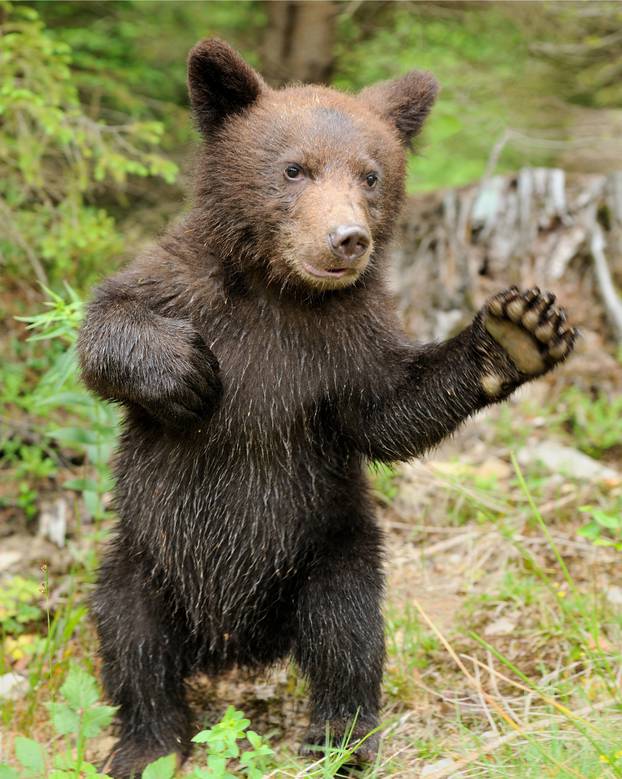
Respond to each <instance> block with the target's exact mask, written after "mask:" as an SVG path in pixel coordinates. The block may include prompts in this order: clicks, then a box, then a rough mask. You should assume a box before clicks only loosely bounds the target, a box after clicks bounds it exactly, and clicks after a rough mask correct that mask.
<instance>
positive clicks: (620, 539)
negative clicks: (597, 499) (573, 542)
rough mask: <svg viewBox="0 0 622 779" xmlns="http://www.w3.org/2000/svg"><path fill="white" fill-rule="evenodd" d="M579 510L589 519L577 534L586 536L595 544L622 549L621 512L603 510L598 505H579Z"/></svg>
mask: <svg viewBox="0 0 622 779" xmlns="http://www.w3.org/2000/svg"><path fill="white" fill-rule="evenodd" d="M580 511H582V512H583V513H585V514H587V515H588V516H589V517H590V521H589V522H588V523H587V524H586V525H584V526H583V527H582V528H581V529H580V530H579V535H580V536H583V538H587V539H589V540H590V541H592V543H593V544H594V545H595V546H611V547H613V548H614V549H617V550H619V551H622V513H621V512H620V511H615V512H612V511H604V510H603V509H602V508H599V507H598V506H581V509H580Z"/></svg>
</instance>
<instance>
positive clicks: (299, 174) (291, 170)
mask: <svg viewBox="0 0 622 779" xmlns="http://www.w3.org/2000/svg"><path fill="white" fill-rule="evenodd" d="M304 175H305V174H304V171H303V169H302V168H301V167H300V165H296V163H295V162H292V163H291V164H290V165H288V166H287V167H286V168H285V178H288V179H289V180H290V181H299V180H300V179H301V178H304Z"/></svg>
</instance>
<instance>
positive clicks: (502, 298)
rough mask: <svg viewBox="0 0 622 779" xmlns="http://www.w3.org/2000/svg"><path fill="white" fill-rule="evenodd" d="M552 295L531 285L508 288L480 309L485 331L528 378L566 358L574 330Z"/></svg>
mask: <svg viewBox="0 0 622 779" xmlns="http://www.w3.org/2000/svg"><path fill="white" fill-rule="evenodd" d="M554 304H555V295H553V293H551V292H541V291H540V289H539V288H538V287H533V288H532V289H529V290H527V291H526V292H521V291H520V290H519V289H518V288H517V287H510V288H509V289H507V290H504V291H503V292H500V293H499V294H498V295H495V296H494V297H493V298H491V299H490V300H489V301H488V302H487V303H486V305H485V306H484V308H483V310H482V316H483V324H484V327H485V328H486V330H487V331H488V333H489V334H490V335H491V336H492V337H493V338H494V339H495V341H496V342H497V343H498V344H499V345H500V346H501V347H503V349H504V350H505V351H506V352H507V354H508V356H509V357H510V359H511V360H512V362H513V363H514V365H515V366H516V368H517V369H518V370H519V371H520V372H521V373H522V374H525V375H526V376H528V377H533V376H539V375H541V374H543V373H546V371H548V370H550V369H551V368H552V367H553V366H554V365H556V364H557V363H559V362H562V361H563V360H565V359H566V357H568V355H569V354H570V352H571V351H572V349H573V347H574V342H575V339H576V337H577V329H576V328H575V327H572V326H571V325H570V324H569V323H568V318H567V316H566V312H565V311H564V309H563V308H558V307H557V306H555V305H554Z"/></svg>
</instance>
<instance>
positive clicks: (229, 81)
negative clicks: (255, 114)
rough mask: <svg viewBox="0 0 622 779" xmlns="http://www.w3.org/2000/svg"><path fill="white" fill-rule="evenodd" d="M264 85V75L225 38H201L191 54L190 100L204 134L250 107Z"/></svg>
mask: <svg viewBox="0 0 622 779" xmlns="http://www.w3.org/2000/svg"><path fill="white" fill-rule="evenodd" d="M265 88H266V85H265V83H264V81H263V79H262V78H261V76H260V75H259V74H258V73H256V72H255V71H254V70H253V69H252V68H251V66H250V65H247V63H246V62H244V60H243V59H242V57H240V55H239V54H238V53H237V51H235V50H234V49H232V48H231V46H229V44H227V43H225V42H224V41H220V40H218V39H216V38H211V39H210V38H208V39H206V40H203V41H200V42H199V43H197V44H196V46H194V48H192V49H191V51H190V54H189V55H188V92H189V93H190V103H191V105H192V110H193V112H194V116H195V119H196V121H197V124H198V126H199V129H200V130H201V132H202V133H204V134H207V133H209V132H210V131H211V130H214V129H216V128H217V127H218V126H219V125H220V124H222V122H223V121H224V120H225V119H226V117H227V116H230V115H231V114H237V113H240V111H243V110H244V109H245V108H248V106H250V105H251V104H252V103H254V102H255V100H257V98H258V97H259V94H260V93H261V91H262V90H263V89H265Z"/></svg>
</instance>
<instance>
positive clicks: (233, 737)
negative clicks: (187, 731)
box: [190, 706, 274, 779]
mask: <svg viewBox="0 0 622 779" xmlns="http://www.w3.org/2000/svg"><path fill="white" fill-rule="evenodd" d="M249 725H250V720H248V719H246V718H245V717H244V715H243V714H242V712H240V711H236V710H235V709H234V708H233V706H229V708H228V709H227V711H226V712H225V715H224V717H223V718H222V720H221V721H220V722H218V723H217V724H216V725H214V726H213V727H212V728H210V729H209V730H202V731H201V732H200V733H197V735H196V736H195V737H194V738H193V739H192V740H193V741H194V742H195V744H206V745H207V751H206V757H207V768H195V770H194V771H193V772H192V773H191V774H190V776H191V777H192V778H193V779H236V774H232V773H230V770H229V769H230V765H231V762H232V761H233V760H236V761H237V762H238V764H239V768H240V773H238V774H237V776H244V777H247V779H261V777H263V776H265V775H266V773H267V772H268V771H269V770H270V768H271V767H273V761H272V757H273V755H274V751H273V750H272V749H270V747H269V746H268V745H267V743H266V742H265V741H264V740H263V739H262V738H261V736H259V735H258V734H257V733H255V732H254V731H252V730H248V726H249ZM244 738H246V739H247V740H248V742H249V743H250V746H251V749H247V750H245V751H243V752H242V751H241V750H240V746H239V744H238V742H239V741H241V740H242V739H244Z"/></svg>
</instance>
